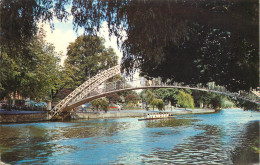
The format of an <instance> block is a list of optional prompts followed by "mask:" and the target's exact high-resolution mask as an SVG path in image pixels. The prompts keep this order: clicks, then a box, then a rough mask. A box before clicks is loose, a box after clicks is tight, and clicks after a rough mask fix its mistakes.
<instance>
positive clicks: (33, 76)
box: [0, 30, 60, 100]
mask: <svg viewBox="0 0 260 165" xmlns="http://www.w3.org/2000/svg"><path fill="white" fill-rule="evenodd" d="M44 37H45V33H44V31H43V30H42V31H40V32H39V34H38V36H35V37H34V38H33V40H31V41H30V42H28V43H26V50H27V52H26V53H27V54H29V55H31V56H32V58H31V59H30V60H26V59H24V58H22V56H21V55H20V53H21V52H20V51H17V52H16V54H17V56H16V57H13V54H12V55H10V54H9V53H10V52H9V51H7V52H5V51H2V52H0V55H1V57H2V60H0V74H1V75H0V77H1V79H0V84H1V85H0V86H1V89H0V90H1V96H0V97H1V98H3V97H9V95H10V94H11V93H16V92H17V93H18V94H19V95H21V96H24V97H30V98H33V99H37V100H41V99H49V98H50V93H51V90H52V89H54V88H55V84H56V83H57V81H59V76H58V75H59V73H60V72H59V65H58V63H59V54H58V53H56V52H55V51H54V47H53V45H51V44H49V43H47V42H46V41H45V40H44Z"/></svg>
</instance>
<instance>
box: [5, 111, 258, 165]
mask: <svg viewBox="0 0 260 165" xmlns="http://www.w3.org/2000/svg"><path fill="white" fill-rule="evenodd" d="M231 113H232V114H233V117H232V118H231V117H230V115H231ZM248 115H249V117H248ZM250 115H251V114H250V112H249V114H248V112H243V111H241V110H240V111H238V110H237V111H234V112H233V111H227V110H225V111H223V112H221V113H216V114H207V115H189V116H183V117H182V118H181V117H179V118H176V119H175V118H174V119H161V120H153V121H138V120H137V119H135V118H124V119H102V120H83V121H72V122H66V123H65V122H51V123H27V124H6V125H0V132H1V134H0V153H1V161H3V162H5V163H10V164H163V163H166V164H167V163H169V164H251V163H258V162H259V157H258V154H259V153H257V152H256V150H254V149H253V146H255V147H257V148H259V140H258V139H259V120H256V119H257V117H258V118H259V116H260V114H258V113H256V114H255V116H256V118H254V117H252V118H250ZM257 140H258V141H257ZM258 152H259V151H258Z"/></svg>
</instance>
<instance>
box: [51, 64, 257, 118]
mask: <svg viewBox="0 0 260 165" xmlns="http://www.w3.org/2000/svg"><path fill="white" fill-rule="evenodd" d="M118 74H121V73H120V65H117V66H114V67H112V68H110V69H107V70H105V71H103V72H101V73H99V74H97V75H96V76H94V77H92V78H91V79H89V80H87V81H86V82H84V83H83V84H82V85H80V86H79V87H78V88H76V89H75V90H74V91H73V92H71V93H70V94H69V95H68V96H67V97H66V98H65V99H63V100H62V101H60V102H59V103H58V104H57V105H56V106H55V107H54V108H53V109H52V110H51V111H50V113H49V119H56V118H58V117H59V116H63V115H64V114H69V113H70V111H71V110H72V109H73V108H75V107H77V106H79V105H82V104H84V103H87V102H89V101H91V100H93V99H96V98H99V97H104V96H106V95H108V94H112V93H116V92H121V91H128V90H137V89H146V88H182V89H191V90H199V91H205V92H213V93H219V94H223V95H227V96H230V97H233V98H238V99H242V100H246V101H249V102H253V103H256V104H258V105H260V99H259V97H257V96H256V97H253V96H252V95H248V93H245V92H239V93H231V92H229V91H227V90H226V89H225V88H223V87H220V86H208V87H203V86H201V85H196V86H185V85H181V84H180V83H169V84H168V83H163V82H162V81H161V79H160V78H154V79H152V80H146V79H145V78H139V79H136V80H128V81H127V80H118V81H115V82H107V83H106V80H108V79H110V78H112V77H114V76H116V75H118Z"/></svg>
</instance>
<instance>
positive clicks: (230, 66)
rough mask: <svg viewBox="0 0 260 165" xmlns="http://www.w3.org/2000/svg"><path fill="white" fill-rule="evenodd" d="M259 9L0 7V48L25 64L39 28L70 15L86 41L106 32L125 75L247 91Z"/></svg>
mask: <svg viewBox="0 0 260 165" xmlns="http://www.w3.org/2000/svg"><path fill="white" fill-rule="evenodd" d="M258 6H259V3H258V1H257V0H222V1H219V0H198V1H184V0H177V1H169V0H161V1H158V0H144V1H136V0H109V1H108V0H107V1H98V0H80V1H79V0H65V1H60V0H54V1H53V0H45V1H41V0H26V1H25V0H2V1H1V2H0V18H1V20H0V34H1V35H0V48H1V50H5V51H9V52H10V53H8V54H9V56H16V55H15V53H14V52H17V51H21V52H23V53H20V54H19V56H21V57H22V58H23V59H28V60H30V59H31V55H30V54H28V53H26V49H25V47H24V45H25V44H26V43H27V42H26V41H28V40H30V39H31V37H32V36H33V35H35V34H36V33H37V30H38V28H37V25H38V23H39V22H41V21H44V22H49V24H50V26H51V27H53V20H54V18H57V19H58V20H60V21H66V20H67V18H68V16H70V15H71V16H72V17H73V25H74V29H75V30H76V31H77V30H78V29H79V28H83V29H84V30H85V33H87V34H89V35H96V34H97V33H98V32H99V31H100V29H101V27H102V25H103V23H104V22H105V23H106V24H107V25H108V29H109V34H110V35H115V36H116V37H117V39H118V45H119V46H120V48H121V49H122V51H123V58H122V62H121V65H122V68H123V70H124V71H126V72H127V73H128V74H131V73H132V72H133V71H134V70H135V69H140V71H141V75H144V76H147V77H158V76H160V77H161V78H162V79H163V80H165V81H166V80H171V81H178V82H183V83H184V84H197V83H203V84H206V83H207V82H212V81H214V82H216V84H217V85H222V86H225V87H226V88H228V89H229V90H231V91H238V90H247V91H248V90H250V89H255V88H257V86H258V83H259V82H258V77H259V74H258V68H259V64H258V61H259V59H258V52H259V48H258V38H259V37H258V29H259V23H258V21H259V18H258V15H259V11H258V9H259V7H258ZM125 35H126V36H125ZM0 81H1V80H0ZM0 84H1V83H0ZM0 87H1V85H0Z"/></svg>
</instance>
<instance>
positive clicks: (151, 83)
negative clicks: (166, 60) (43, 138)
mask: <svg viewBox="0 0 260 165" xmlns="http://www.w3.org/2000/svg"><path fill="white" fill-rule="evenodd" d="M148 87H151V88H153V87H176V88H187V89H197V90H201V91H208V92H215V93H220V94H225V95H228V96H230V97H233V98H239V99H243V100H247V101H251V102H255V103H258V104H260V101H259V98H258V97H256V96H254V95H249V93H248V92H244V91H239V92H237V93H234V92H229V91H228V90H227V89H226V88H225V87H222V86H215V85H211V84H208V85H207V86H203V85H202V84H197V85H192V86H191V85H183V83H177V82H172V83H170V82H168V83H165V82H163V81H161V79H160V78H157V79H152V80H147V79H145V78H141V79H133V80H129V81H126V80H120V81H116V82H108V83H103V84H102V85H101V86H99V87H98V88H96V89H94V90H92V91H91V92H89V93H88V94H87V95H86V96H85V97H84V99H86V98H89V97H93V96H96V95H100V94H105V93H111V92H113V91H120V90H124V89H138V88H140V89H142V88H148Z"/></svg>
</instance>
